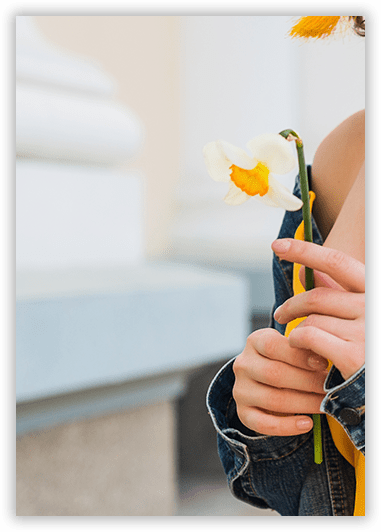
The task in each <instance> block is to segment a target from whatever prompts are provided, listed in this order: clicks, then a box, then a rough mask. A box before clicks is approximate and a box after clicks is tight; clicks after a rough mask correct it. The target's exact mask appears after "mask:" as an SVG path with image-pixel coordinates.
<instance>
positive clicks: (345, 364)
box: [288, 327, 365, 379]
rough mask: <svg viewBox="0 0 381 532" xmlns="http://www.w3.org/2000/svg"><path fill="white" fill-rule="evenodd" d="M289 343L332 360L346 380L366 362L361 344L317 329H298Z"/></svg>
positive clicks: (293, 332) (289, 338)
mask: <svg viewBox="0 0 381 532" xmlns="http://www.w3.org/2000/svg"><path fill="white" fill-rule="evenodd" d="M288 341H289V343H290V345H292V346H294V347H300V348H304V349H311V350H313V351H315V352H316V353H317V354H319V355H320V356H322V357H324V358H326V359H327V360H331V362H332V363H333V364H334V365H335V366H336V367H337V368H338V370H339V371H340V372H341V374H342V376H343V377H344V379H348V378H349V377H350V376H351V375H353V374H354V373H356V371H357V370H358V369H360V368H361V367H362V365H363V364H364V362H365V360H364V358H365V355H364V351H363V349H361V346H360V345H359V344H356V343H354V342H348V341H346V340H342V339H341V338H338V337H337V336H334V335H332V334H330V333H328V332H326V331H323V330H321V329H317V328H316V327H296V328H295V329H294V330H293V331H291V333H290V335H289V337H288Z"/></svg>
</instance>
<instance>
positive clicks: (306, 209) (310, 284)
mask: <svg viewBox="0 0 381 532" xmlns="http://www.w3.org/2000/svg"><path fill="white" fill-rule="evenodd" d="M280 135H282V137H284V138H285V139H288V140H289V136H290V135H291V140H295V143H296V151H297V153H298V162H299V176H300V188H301V192H302V201H303V207H302V213H303V221H304V240H305V241H306V242H313V237H312V221H311V210H310V195H309V190H308V176H307V168H306V162H305V159H304V151H303V141H302V139H301V138H300V137H299V135H298V134H297V133H295V131H293V130H292V129H286V130H284V131H281V133H280ZM305 281H306V283H305V284H306V290H312V288H314V272H313V270H312V269H311V268H305ZM312 419H313V423H314V426H313V433H314V461H315V463H316V464H321V463H322V461H323V446H322V437H321V418H320V414H313V415H312Z"/></svg>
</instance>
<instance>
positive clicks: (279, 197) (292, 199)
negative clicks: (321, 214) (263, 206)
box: [266, 174, 303, 211]
mask: <svg viewBox="0 0 381 532" xmlns="http://www.w3.org/2000/svg"><path fill="white" fill-rule="evenodd" d="M269 187H270V188H269V191H268V192H267V194H266V196H268V198H269V199H270V200H272V201H273V202H274V203H276V205H277V206H278V207H281V208H283V209H286V211H297V210H299V209H300V208H301V207H302V205H303V202H302V200H301V199H299V198H298V197H296V196H294V195H293V194H292V193H291V192H290V191H289V190H288V188H286V187H285V186H284V185H282V184H281V183H279V181H277V180H276V179H274V177H273V176H272V175H271V174H270V175H269Z"/></svg>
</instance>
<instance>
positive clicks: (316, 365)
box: [235, 329, 327, 371]
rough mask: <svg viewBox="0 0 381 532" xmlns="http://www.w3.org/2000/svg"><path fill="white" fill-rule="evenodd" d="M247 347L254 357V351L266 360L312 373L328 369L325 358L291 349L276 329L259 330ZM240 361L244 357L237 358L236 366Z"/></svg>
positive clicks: (252, 335)
mask: <svg viewBox="0 0 381 532" xmlns="http://www.w3.org/2000/svg"><path fill="white" fill-rule="evenodd" d="M247 346H248V352H249V353H251V354H252V356H253V355H254V354H255V353H254V352H253V349H254V350H255V352H258V353H260V354H261V355H262V356H264V357H266V358H269V359H272V360H278V361H280V362H285V363H287V364H289V365H291V366H295V367H297V368H302V369H308V370H310V371H311V370H323V369H325V368H326V367H327V361H326V360H325V359H324V358H322V357H319V356H318V355H316V354H315V353H312V352H311V351H310V350H307V349H299V348H294V347H291V346H290V344H289V342H288V340H287V338H285V337H284V336H283V335H282V334H280V332H278V331H276V330H275V329H259V330H257V331H255V332H254V333H252V334H251V335H250V336H249V338H248V339H247ZM245 358H246V357H244V361H245ZM238 359H240V361H241V360H242V356H241V355H240V356H239V357H237V359H236V361H235V364H237V362H238ZM252 363H253V362H252V361H250V360H247V361H246V364H247V365H248V366H249V365H252Z"/></svg>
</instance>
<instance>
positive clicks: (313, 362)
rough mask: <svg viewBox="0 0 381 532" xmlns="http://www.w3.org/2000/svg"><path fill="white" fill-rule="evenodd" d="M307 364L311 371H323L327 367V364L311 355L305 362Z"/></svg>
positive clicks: (325, 361) (320, 358)
mask: <svg viewBox="0 0 381 532" xmlns="http://www.w3.org/2000/svg"><path fill="white" fill-rule="evenodd" d="M307 364H308V365H309V367H310V368H313V369H325V368H326V367H327V365H328V362H327V360H325V359H324V358H322V357H319V356H317V355H311V356H310V357H309V358H308V360H307Z"/></svg>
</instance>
